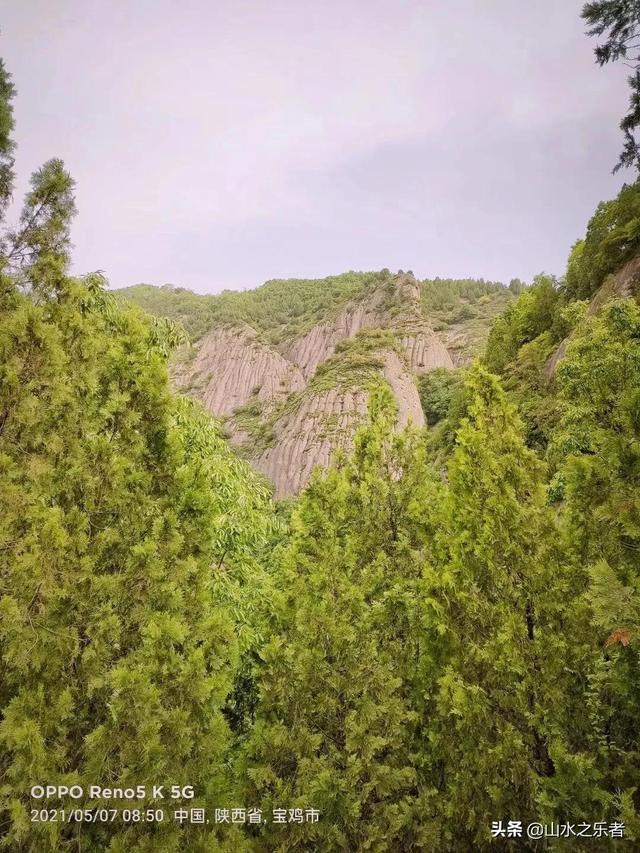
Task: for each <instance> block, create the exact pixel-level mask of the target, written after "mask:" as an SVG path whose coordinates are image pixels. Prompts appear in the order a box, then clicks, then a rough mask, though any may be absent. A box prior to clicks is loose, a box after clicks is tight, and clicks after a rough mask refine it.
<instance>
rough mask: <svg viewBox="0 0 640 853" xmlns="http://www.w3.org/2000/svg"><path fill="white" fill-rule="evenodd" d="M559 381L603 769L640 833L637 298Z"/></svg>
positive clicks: (553, 454) (599, 330)
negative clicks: (591, 646)
mask: <svg viewBox="0 0 640 853" xmlns="http://www.w3.org/2000/svg"><path fill="white" fill-rule="evenodd" d="M557 383H558V391H559V396H560V400H561V402H562V405H563V418H562V420H561V422H560V424H559V427H558V430H557V433H556V435H555V437H554V442H553V443H552V445H551V447H550V449H549V454H548V455H549V459H550V462H551V464H552V466H553V469H554V470H555V471H556V474H555V478H554V496H555V497H556V499H557V500H560V499H563V500H564V503H563V510H564V517H565V519H566V526H567V536H568V539H569V541H570V542H571V545H572V548H573V550H574V551H575V554H576V558H577V560H578V561H579V564H580V565H582V566H583V567H584V569H583V573H582V574H583V584H584V585H586V586H587V593H586V596H585V597H586V601H587V603H588V605H589V608H590V612H591V621H592V628H591V630H592V637H593V641H594V643H596V644H597V645H596V648H595V649H594V656H593V665H592V674H591V680H592V685H593V695H592V701H591V706H590V707H591V712H592V718H593V726H594V732H595V734H596V735H597V736H598V747H599V750H598V752H599V757H600V766H601V768H602V772H603V776H604V784H605V786H606V788H607V790H608V791H609V792H610V794H611V796H613V793H614V792H616V791H618V792H623V795H624V797H626V800H625V801H624V802H625V803H626V806H625V808H626V811H627V815H628V817H627V821H628V822H629V823H630V824H632V823H633V822H635V829H634V832H635V834H636V836H639V835H640V823H639V821H638V814H639V813H640V800H639V798H638V791H637V778H638V773H639V771H640V750H639V748H638V740H637V720H638V716H639V715H640V691H639V689H638V685H639V684H640V657H639V647H640V620H639V617H640V569H639V562H638V552H639V551H640V497H639V496H640V309H639V308H638V306H637V305H636V304H635V303H634V302H633V301H632V300H629V299H627V300H617V301H615V302H612V303H610V304H609V305H608V306H607V307H606V308H605V309H604V310H603V311H602V312H601V313H600V314H598V315H596V316H593V317H591V318H589V320H588V322H587V323H585V324H584V326H583V327H582V328H581V329H580V330H579V331H578V332H577V333H576V335H575V336H574V338H573V340H572V341H571V343H570V345H569V346H568V348H567V354H566V356H565V358H564V359H563V361H562V362H561V363H560V365H559V367H558V375H557Z"/></svg>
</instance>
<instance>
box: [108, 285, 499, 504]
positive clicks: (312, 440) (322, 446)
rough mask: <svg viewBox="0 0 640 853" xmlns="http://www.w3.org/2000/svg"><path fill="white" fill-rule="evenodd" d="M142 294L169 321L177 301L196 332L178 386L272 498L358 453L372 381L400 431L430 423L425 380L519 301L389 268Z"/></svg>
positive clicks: (176, 366)
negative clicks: (218, 425) (207, 291)
mask: <svg viewBox="0 0 640 853" xmlns="http://www.w3.org/2000/svg"><path fill="white" fill-rule="evenodd" d="M142 288H145V289H144V290H142V291H140V292H139V293H138V294H137V293H136V289H135V288H130V289H127V290H125V291H120V292H119V298H124V299H127V298H128V299H132V300H133V301H136V302H138V304H140V305H141V306H142V307H143V308H145V310H151V311H152V313H160V314H162V316H169V317H172V315H171V311H170V310H168V307H169V308H171V307H172V306H171V305H169V306H168V303H170V302H173V303H174V304H173V317H172V319H177V320H178V321H179V322H182V323H183V325H185V327H186V328H187V332H188V333H190V336H191V343H190V344H189V345H187V346H184V347H182V348H181V349H180V350H179V351H178V352H177V353H176V356H175V358H174V359H173V362H172V366H171V376H172V382H173V384H174V387H175V388H176V389H177V390H179V391H181V392H182V393H184V394H187V395H189V396H192V397H195V398H196V399H198V400H199V401H200V402H201V403H202V404H203V405H204V407H205V408H206V409H207V411H208V412H210V413H211V414H212V415H214V416H216V417H218V418H221V419H222V420H223V422H224V424H225V429H226V432H227V435H228V438H229V440H230V442H231V444H232V445H234V446H235V447H236V448H237V449H238V450H239V452H240V453H241V454H242V455H243V456H245V458H247V459H248V460H249V461H250V462H251V464H252V465H253V466H254V467H255V468H256V469H257V470H258V471H260V472H261V473H262V474H264V475H265V476H266V477H267V478H268V479H269V480H270V481H271V482H272V483H273V486H274V494H275V497H276V498H286V497H289V496H291V495H293V494H296V493H297V492H298V491H299V490H300V489H301V488H302V487H304V485H305V484H306V483H307V482H308V479H309V477H310V475H311V472H312V470H313V468H315V467H316V465H327V464H329V462H330V460H331V458H332V456H333V454H334V453H335V451H336V450H338V449H342V450H345V451H347V450H349V449H350V448H351V446H352V441H353V436H354V433H355V431H356V429H357V427H358V426H359V425H360V424H361V423H362V421H363V419H364V416H365V414H366V410H367V401H368V396H369V392H370V390H371V388H372V387H373V386H375V385H379V384H381V383H384V384H386V385H387V386H388V387H389V388H390V390H391V392H392V394H393V396H394V398H395V400H396V403H397V410H398V417H397V425H398V427H399V428H401V427H404V426H406V425H407V424H409V423H413V424H414V425H415V426H419V427H421V426H424V425H425V418H424V414H423V411H422V407H421V404H420V396H419V392H418V385H417V382H418V380H419V377H420V376H422V375H423V374H425V373H426V372H428V371H430V370H434V369H446V370H455V369H456V368H457V367H458V366H461V365H464V364H467V363H468V362H469V361H470V360H471V358H472V357H473V355H475V353H476V351H477V348H478V346H479V345H483V344H484V341H485V340H486V335H487V334H488V328H489V323H490V320H491V319H492V316H494V315H495V314H496V313H499V311H500V310H501V309H502V308H503V307H504V305H506V304H507V302H508V301H509V300H510V299H511V298H512V297H513V293H512V292H511V291H510V290H509V289H508V288H506V287H505V286H504V285H501V284H499V283H495V282H483V281H474V280H438V279H436V280H433V281H427V282H420V281H418V280H417V279H416V278H415V277H414V275H413V273H411V272H407V273H405V272H403V271H399V272H398V273H396V274H395V275H393V274H391V273H390V272H389V270H382V271H380V272H379V273H347V274H344V275H343V276H336V277H330V278H328V279H323V280H319V281H316V282H314V281H313V280H292V283H291V284H290V285H287V284H286V281H285V282H283V281H282V280H273V281H272V282H267V283H266V284H265V285H263V287H262V288H258V289H257V290H255V291H243V292H240V293H235V292H233V291H227V292H225V293H223V294H220V295H219V296H218V297H215V296H212V297H207V296H205V297H198V296H197V295H196V294H190V292H188V291H186V292H184V291H180V290H176V289H170V288H169V289H167V288H156V289H154V290H153V291H149V289H148V288H149V286H142ZM183 293H186V294H187V295H186V299H185V304H186V308H187V310H185V311H183V312H182V315H180V312H179V311H177V310H176V306H177V305H178V304H179V303H180V299H181V295H182V294H183ZM465 294H466V295H465ZM137 295H142V296H144V297H145V298H143V299H140V298H136V296H137ZM287 296H288V297H289V299H288V301H287ZM163 300H164V303H165V304H164V306H163V305H161V304H159V303H162V301H163ZM163 308H164V313H162V312H163ZM176 315H177V316H176ZM203 316H204V317H205V318H206V319H207V322H208V323H209V328H208V330H206V331H203V329H204V325H205V324H204V323H203V322H202V319H203ZM185 320H186V322H185ZM474 322H475V326H474Z"/></svg>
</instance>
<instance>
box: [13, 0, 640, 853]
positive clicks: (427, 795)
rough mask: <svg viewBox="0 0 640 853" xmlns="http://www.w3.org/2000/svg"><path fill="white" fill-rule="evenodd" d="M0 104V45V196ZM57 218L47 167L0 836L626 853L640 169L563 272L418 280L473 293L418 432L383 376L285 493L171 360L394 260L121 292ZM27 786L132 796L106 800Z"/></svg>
mask: <svg viewBox="0 0 640 853" xmlns="http://www.w3.org/2000/svg"><path fill="white" fill-rule="evenodd" d="M597 5H598V4H588V6H593V7H595V6H597ZM594 14H595V12H594ZM13 96H14V88H13V84H12V81H11V77H10V75H9V74H8V72H7V71H6V70H5V68H4V65H1V64H0V214H1V215H2V216H3V217H4V216H5V214H6V210H7V207H8V204H9V201H10V198H11V193H12V188H13V179H14V143H13V139H12V133H13V112H12V99H13ZM628 133H631V131H630V130H628ZM629 144H630V143H629V141H628V140H627V146H628V145H629ZM629 156H630V155H629ZM74 213H75V202H74V195H73V181H72V178H71V177H70V175H69V174H68V173H67V172H66V170H65V168H64V165H63V164H62V162H61V161H59V160H55V159H54V160H51V161H49V162H47V163H46V164H45V165H44V166H42V168H41V169H39V170H38V171H37V172H36V173H35V174H34V175H33V177H32V180H31V187H30V190H29V192H28V194H27V197H26V199H25V203H24V208H23V211H22V214H21V216H20V219H19V222H18V224H17V226H16V227H15V228H10V227H9V226H7V227H6V228H5V231H4V234H3V237H2V239H1V241H0V496H1V503H0V849H4V850H9V851H16V853H18V851H25V853H26V852H27V851H29V853H53V851H70V853H80V851H83V852H86V851H88V853H94V851H96V853H97V851H107V850H109V851H113V853H133V851H139V853H142V851H147V853H171V851H176V852H177V851H194V853H197V851H203V853H204V851H215V850H220V851H231V850H233V851H244V850H246V851H265V853H267V851H327V853H329V851H380V853H382V851H411V850H424V851H451V853H464V851H469V853H471V851H484V850H509V849H518V850H524V851H528V850H530V851H537V850H558V849H564V848H565V847H566V849H570V850H575V851H582V850H584V851H590V850H603V851H604V850H609V849H616V850H638V849H639V845H640V786H639V783H638V780H639V779H640V725H639V723H638V721H639V719H640V652H639V649H640V286H639V283H640V261H639V260H638V257H639V255H640V184H639V183H637V182H633V183H630V184H628V185H625V186H624V187H623V189H622V191H621V192H620V194H619V195H618V197H617V198H615V199H613V200H611V201H607V202H604V203H602V204H600V205H599V206H598V208H597V210H596V211H595V213H594V215H593V217H592V218H591V220H590V222H589V223H588V227H587V229H586V234H585V236H584V238H583V239H581V240H579V241H578V242H577V243H576V244H575V245H574V247H573V248H572V249H571V252H570V255H569V259H568V263H567V267H566V271H565V274H564V275H563V276H562V277H561V278H559V279H555V278H553V277H551V276H539V277H538V278H537V279H536V280H535V281H534V282H533V283H532V284H531V285H528V286H524V285H523V284H522V283H520V282H519V281H513V282H512V284H511V286H510V288H504V287H503V286H502V285H499V284H497V283H490V282H472V281H467V282H462V283H461V282H451V281H439V280H432V281H429V282H427V283H426V284H424V286H423V288H422V291H421V299H422V300H423V301H424V308H425V311H426V312H427V313H430V314H431V315H432V316H433V315H435V316H436V320H437V319H438V316H437V314H438V312H440V320H441V321H444V320H445V319H446V317H449V319H450V320H451V321H453V320H454V319H455V318H454V317H452V316H451V311H452V306H453V307H454V308H455V310H456V311H457V310H458V308H457V307H456V306H457V305H458V302H456V300H455V299H454V297H456V299H457V297H459V296H460V294H461V293H462V295H464V296H465V298H468V301H470V302H473V303H475V302H478V303H479V304H481V305H484V306H489V307H488V308H487V309H486V310H487V311H490V312H492V314H491V317H490V318H489V319H490V320H491V322H492V326H491V332H490V334H489V336H488V341H487V344H486V347H485V348H484V352H483V353H482V355H481V358H478V359H476V360H475V361H474V362H473V363H472V364H471V365H470V366H464V367H461V368H458V369H456V370H446V369H443V368H440V369H438V370H434V371H430V372H428V373H426V374H425V375H424V376H423V377H422V378H421V380H420V389H419V390H420V397H421V401H422V405H423V408H424V412H425V419H426V423H427V426H426V428H424V429H416V428H413V427H409V428H407V429H405V430H402V431H400V432H397V431H395V430H394V425H395V420H396V403H395V400H394V399H393V397H392V396H391V395H390V394H389V393H388V390H386V389H385V388H384V387H382V386H376V387H373V388H372V389H371V394H370V400H369V413H368V418H367V422H366V424H365V425H364V426H363V427H362V428H361V429H360V430H359V431H358V433H357V436H356V440H355V446H354V448H353V450H352V452H350V453H339V454H337V455H336V457H335V459H334V461H333V463H332V465H331V466H330V467H329V468H327V469H318V470H317V471H316V472H315V473H314V475H313V477H312V479H311V482H310V484H309V485H308V486H307V487H306V488H305V489H304V490H303V491H302V493H301V494H300V495H299V496H298V497H296V498H295V499H290V500H288V501H286V502H276V501H275V500H274V499H273V498H272V496H271V494H270V490H269V488H268V485H267V483H266V482H265V480H264V479H263V478H262V477H260V476H259V475H258V474H256V473H255V472H254V471H253V470H252V469H251V468H250V467H249V466H248V465H247V464H246V462H244V461H243V460H242V459H240V458H239V457H238V455H237V454H236V453H235V452H234V450H233V449H231V448H230V447H229V445H228V443H227V442H226V441H225V438H224V435H223V434H222V432H221V428H220V425H219V424H218V423H217V422H216V421H215V420H214V419H212V418H210V417H209V415H208V414H207V413H205V412H204V411H203V410H202V409H201V408H200V407H199V406H198V404H197V403H195V402H194V401H193V400H190V399H188V398H186V397H185V396H180V395H178V394H176V393H175V392H174V391H172V390H171V387H170V383H169V359H170V356H171V353H172V352H174V351H175V349H176V347H177V346H179V345H180V344H181V342H183V341H184V339H185V336H186V337H190V338H191V339H195V338H198V337H199V336H201V335H202V334H203V333H204V332H205V331H206V329H207V328H208V327H209V326H210V324H211V323H212V322H223V323H226V322H228V323H241V322H248V321H249V320H250V321H251V322H252V323H253V324H254V325H256V324H257V325H259V324H260V323H261V322H262V323H263V326H264V328H265V329H266V328H270V329H271V328H273V327H274V326H276V327H278V333H279V334H280V335H287V334H290V332H291V328H292V324H293V328H295V330H296V331H298V332H299V331H300V329H303V328H305V324H308V323H311V322H312V321H313V319H314V318H316V317H317V316H318V315H319V314H318V312H322V311H324V310H326V309H327V307H328V306H331V305H334V304H335V303H336V300H337V301H340V300H342V299H351V298H354V297H356V296H358V295H359V294H360V293H361V292H362V289H363V288H366V287H368V286H371V285H372V283H373V284H374V283H375V282H376V281H378V280H380V277H382V278H384V276H385V274H386V271H382V272H381V273H367V274H364V275H358V274H346V275H344V276H336V277H333V278H327V279H325V280H324V281H323V282H322V286H321V287H318V286H317V283H316V285H315V286H314V287H311V286H310V285H309V283H308V282H304V281H300V282H279V281H274V282H269V283H268V284H267V285H265V287H264V288H261V289H259V290H257V291H253V292H252V293H251V294H244V293H242V294H234V293H230V292H228V293H224V294H222V295H220V296H218V297H198V296H196V295H194V294H189V293H188V292H187V291H181V290H180V289H176V288H159V289H158V288H151V287H149V288H148V289H147V290H146V291H145V292H144V298H145V299H146V300H147V304H146V305H145V306H144V307H139V306H136V305H134V304H132V302H131V300H129V299H124V300H123V299H122V298H120V297H114V295H113V294H111V293H110V292H109V291H108V289H107V287H106V282H105V280H104V279H103V278H102V277H101V276H100V275H99V274H91V275H87V276H85V277H74V276H71V274H70V272H69V265H70V227H71V222H72V219H73V216H74ZM465 288H466V289H465ZM496 294H498V295H497V296H496ZM484 297H487V299H486V300H485V302H484V303H482V302H481V300H482V299H483V298H484ZM159 300H160V301H161V304H160V302H159ZM498 302H499V303H500V305H499V308H500V310H499V312H498V311H497V310H494V309H496V306H497V305H498ZM145 308H146V310H145ZM487 316H488V315H483V317H482V319H483V321H484V320H486V319H487ZM267 321H268V322H267ZM363 341H364V343H363ZM357 346H358V347H360V348H361V349H360V350H359V351H358V353H357V354H360V355H362V353H363V352H365V350H366V339H361V340H360V341H359V342H358V344H357ZM363 348H364V349H363ZM365 354H366V353H365ZM318 381H322V376H319V377H318ZM44 785H52V786H66V787H67V788H70V787H72V786H79V787H80V788H82V790H83V791H84V792H88V791H89V789H90V786H91V785H101V786H104V787H109V788H123V789H127V788H133V789H136V787H137V786H140V785H142V786H145V788H146V790H145V796H143V797H141V798H137V797H132V798H129V799H127V800H126V801H124V802H122V801H120V802H116V804H115V805H117V807H118V809H122V808H123V807H126V808H127V809H129V811H128V815H129V817H128V819H126V820H125V819H122V814H119V816H118V818H117V819H115V820H113V821H112V822H111V821H103V820H97V819H96V820H79V819H78V820H76V819H69V818H68V815H69V813H71V812H72V810H73V809H87V810H94V811H95V810H98V809H100V808H103V809H106V810H107V811H108V810H109V809H111V808H113V806H114V802H113V800H111V799H109V797H108V795H106V794H105V795H104V796H102V795H97V796H95V797H93V798H91V799H90V798H88V797H87V796H82V797H81V798H79V799H77V800H75V799H74V800H70V799H69V798H68V797H64V796H63V797H60V798H58V797H55V796H54V797H51V798H50V799H49V800H46V801H45V800H42V799H34V798H33V797H32V787H33V786H44ZM154 785H162V786H164V790H165V793H164V799H163V798H161V797H160V796H159V795H158V796H154V795H153V786H154ZM171 786H178V788H179V791H180V792H181V793H182V795H183V797H182V799H177V800H175V801H174V800H172V799H170V798H169V796H168V791H169V790H170V789H171ZM181 808H182V809H184V810H185V811H184V814H182V813H181V812H179V811H178V810H179V809H181ZM43 809H44V810H47V809H56V810H58V814H59V813H61V812H62V811H64V810H66V814H67V818H66V819H59V818H55V819H54V818H52V817H51V816H50V814H49V816H48V817H46V818H42V817H39V815H40V814H41V810H43ZM147 809H152V810H154V814H155V810H158V809H162V810H163V814H164V819H162V820H160V819H154V820H145V817H144V816H145V814H146V810H147ZM199 809H202V810H204V812H203V814H204V815H205V816H206V817H205V818H204V820H202V821H200V820H199V819H197V820H194V819H193V815H192V811H193V810H199ZM34 812H35V814H36V817H35V819H34ZM180 814H182V816H181V817H180V816H179V815H180ZM510 821H516V822H518V821H519V822H521V824H522V825H523V826H526V825H527V823H530V822H539V823H541V824H546V825H548V826H551V825H556V826H560V825H562V826H565V825H571V826H572V827H573V828H574V831H573V833H572V834H571V837H569V836H568V835H567V837H561V836H559V835H556V836H555V837H554V836H553V835H550V836H548V837H546V838H541V839H540V840H530V839H527V838H526V837H520V836H511V837H508V836H507V832H506V827H507V825H508V824H509V822H510ZM585 824H589V825H592V826H594V825H599V826H600V827H601V829H600V834H599V835H596V836H594V835H593V830H592V832H591V835H590V836H589V837H579V828H580V827H581V826H585ZM621 834H623V835H624V837H623V839H622V840H620V838H619V837H618V836H620V835H621Z"/></svg>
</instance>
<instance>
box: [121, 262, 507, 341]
mask: <svg viewBox="0 0 640 853" xmlns="http://www.w3.org/2000/svg"><path fill="white" fill-rule="evenodd" d="M390 280H391V273H390V272H389V270H381V271H380V272H365V273H363V272H349V273H344V274H342V275H337V276H329V277H327V278H323V279H274V280H272V281H268V282H266V283H265V284H263V285H262V286H261V287H258V288H256V289H255V290H245V291H230V290H227V291H223V292H222V293H220V294H217V295H202V294H197V293H193V292H192V291H190V290H187V289H185V288H181V287H173V286H171V285H164V286H162V287H155V286H153V285H150V284H137V285H134V286H132V287H126V288H122V289H120V290H116V291H114V295H115V297H116V299H118V301H121V300H122V301H132V302H135V303H136V304H137V305H139V306H140V307H141V308H143V309H144V310H145V311H147V312H148V313H150V314H152V315H154V316H158V317H166V318H168V319H170V320H172V321H174V322H176V323H179V324H181V325H182V326H183V327H184V329H185V330H186V332H187V334H188V335H189V338H190V340H191V341H192V342H196V341H197V340H199V339H200V338H201V337H202V336H203V335H205V334H206V333H207V332H209V331H210V330H211V329H212V328H213V327H215V326H217V325H242V324H246V325H248V326H251V327H252V328H253V329H255V330H256V331H257V332H259V333H260V334H261V336H262V337H263V338H264V339H265V340H266V341H268V342H270V343H272V344H279V343H281V342H282V341H283V340H286V339H289V338H292V337H296V336H297V335H301V334H303V333H304V332H306V331H308V330H309V329H310V328H312V327H313V326H314V325H315V324H317V323H320V322H323V321H326V320H330V319H331V318H332V317H334V316H335V314H336V313H337V312H338V311H339V310H340V309H341V308H344V307H345V306H346V305H347V304H349V303H352V302H356V301H358V300H359V299H362V298H364V297H366V296H367V294H370V293H372V292H373V291H374V290H375V289H376V288H377V287H379V286H380V285H384V284H385V283H388V282H389V281H390ZM513 293H514V291H513V289H509V288H506V287H505V286H504V285H502V284H500V283H499V282H486V281H484V280H482V279H478V280H475V279H438V278H436V279H428V280H425V281H422V282H420V294H421V295H420V301H421V305H422V309H423V315H424V317H425V318H426V319H429V320H431V321H432V322H433V324H434V326H435V328H436V329H451V330H452V331H463V332H464V330H466V329H470V330H472V332H471V334H470V338H471V339H472V344H471V347H470V351H473V352H474V353H475V352H476V350H477V346H478V345H479V344H481V345H484V341H485V339H486V335H487V334H488V330H489V325H490V323H491V321H492V320H493V319H494V317H495V316H496V315H497V314H499V313H500V312H501V311H502V310H503V308H504V307H505V305H507V304H508V303H509V301H510V300H511V299H512V298H513Z"/></svg>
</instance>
